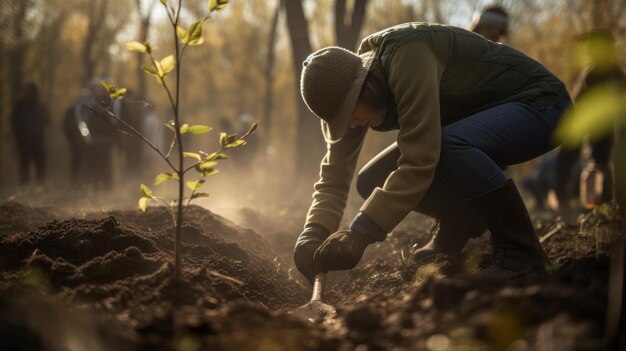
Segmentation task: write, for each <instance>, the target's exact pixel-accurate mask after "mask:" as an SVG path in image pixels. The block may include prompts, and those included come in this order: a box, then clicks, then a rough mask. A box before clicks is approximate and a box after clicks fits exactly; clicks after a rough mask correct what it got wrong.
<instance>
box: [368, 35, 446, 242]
mask: <svg viewBox="0 0 626 351" xmlns="http://www.w3.org/2000/svg"><path fill="white" fill-rule="evenodd" d="M391 60H392V61H391V63H390V68H389V72H388V74H389V88H390V90H391V92H392V93H393V95H394V98H395V101H396V108H397V111H398V115H399V119H398V122H399V124H400V131H399V133H398V147H399V149H400V152H401V156H400V158H399V160H398V169H397V170H396V171H394V172H393V173H391V175H390V176H389V177H388V178H387V181H386V182H385V185H384V186H383V188H382V189H381V188H376V189H375V190H374V192H373V193H372V194H371V195H370V197H369V198H368V199H367V200H366V201H365V203H364V204H363V206H362V207H361V211H362V212H363V213H365V214H366V215H367V216H368V217H369V218H371V219H372V220H373V221H374V222H375V223H376V224H378V226H379V227H380V228H382V230H384V231H385V232H390V231H391V230H393V228H394V227H395V226H396V225H397V224H398V223H399V222H400V221H401V220H402V219H404V217H406V215H407V214H408V213H409V212H410V211H412V210H413V209H415V207H416V206H417V204H418V203H419V202H420V201H421V199H422V197H423V196H424V194H425V193H426V190H428V187H429V186H430V183H431V182H432V179H433V176H434V173H435V168H436V166H437V163H438V161H439V154H440V147H441V145H440V143H441V118H440V111H439V81H440V78H441V75H442V72H443V65H442V63H441V62H440V61H439V60H438V59H437V58H436V57H435V55H434V54H433V53H432V51H431V50H430V49H429V48H428V47H427V46H426V45H425V44H422V43H419V42H415V43H410V44H406V45H404V46H402V47H401V48H399V49H398V50H397V52H396V53H395V54H394V56H393V57H392V59H391Z"/></svg>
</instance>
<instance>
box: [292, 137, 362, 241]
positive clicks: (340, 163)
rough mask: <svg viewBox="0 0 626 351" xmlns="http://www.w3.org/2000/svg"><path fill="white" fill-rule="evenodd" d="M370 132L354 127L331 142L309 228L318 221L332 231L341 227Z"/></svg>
mask: <svg viewBox="0 0 626 351" xmlns="http://www.w3.org/2000/svg"><path fill="white" fill-rule="evenodd" d="M366 132H367V128H361V127H359V128H350V129H348V132H347V133H346V135H344V137H343V138H341V140H340V141H339V142H337V143H335V144H328V145H327V148H328V149H327V151H326V155H325V156H324V158H323V159H322V162H321V164H320V179H319V180H318V181H317V183H315V185H314V189H315V191H314V192H313V202H312V204H311V207H310V208H309V212H308V214H307V218H306V223H305V225H304V226H305V228H306V227H308V226H309V225H311V224H318V225H321V226H322V227H324V228H326V229H327V230H328V231H329V232H331V233H332V232H335V231H336V230H337V229H339V224H340V223H341V218H342V217H343V211H344V209H345V207H346V202H347V199H348V192H349V190H350V184H351V183H352V178H353V177H354V171H355V168H356V162H357V160H358V158H359V153H360V152H361V148H362V146H363V141H364V140H365V134H366Z"/></svg>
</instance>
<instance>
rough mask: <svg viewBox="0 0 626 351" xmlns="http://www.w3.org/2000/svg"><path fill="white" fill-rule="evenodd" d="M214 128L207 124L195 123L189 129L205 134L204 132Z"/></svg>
mask: <svg viewBox="0 0 626 351" xmlns="http://www.w3.org/2000/svg"><path fill="white" fill-rule="evenodd" d="M212 130H213V128H211V127H209V126H205V125H202V124H194V125H191V126H189V130H188V132H189V133H191V134H204V133H208V132H210V131H212Z"/></svg>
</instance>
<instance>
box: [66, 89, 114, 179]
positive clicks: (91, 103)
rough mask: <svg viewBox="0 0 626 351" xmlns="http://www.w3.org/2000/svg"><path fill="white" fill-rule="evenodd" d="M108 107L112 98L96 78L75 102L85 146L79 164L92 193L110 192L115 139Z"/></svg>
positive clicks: (78, 123)
mask: <svg viewBox="0 0 626 351" xmlns="http://www.w3.org/2000/svg"><path fill="white" fill-rule="evenodd" d="M110 104H111V97H110V96H109V93H108V92H107V90H106V89H105V88H104V86H102V84H101V83H100V79H98V78H94V79H91V80H90V81H89V82H87V84H86V86H85V88H84V89H83V90H82V93H81V97H80V99H79V101H78V107H77V114H76V118H77V121H76V123H77V125H78V128H79V130H80V132H81V136H82V138H83V141H84V144H85V149H84V153H83V157H84V158H83V162H82V163H83V166H84V175H85V182H86V183H87V184H89V185H91V186H92V187H93V188H94V189H95V190H109V189H110V188H111V186H112V184H113V179H112V177H113V172H112V171H113V170H112V168H113V164H112V162H113V160H112V155H113V153H112V151H113V147H114V146H115V141H116V136H115V127H114V126H113V125H112V120H111V118H109V117H108V116H109V112H108V111H107V110H106V108H107V106H109V105H110Z"/></svg>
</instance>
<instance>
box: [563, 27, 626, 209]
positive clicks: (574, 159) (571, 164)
mask: <svg viewBox="0 0 626 351" xmlns="http://www.w3.org/2000/svg"><path fill="white" fill-rule="evenodd" d="M575 47H576V54H577V56H578V60H579V61H580V62H579V63H580V64H581V66H582V71H581V72H580V74H579V76H578V79H577V80H576V84H575V87H574V92H573V94H572V97H573V98H574V101H575V102H576V101H580V100H581V99H585V98H586V96H588V95H589V94H590V93H591V94H593V92H594V91H596V90H597V89H602V88H616V89H621V90H624V89H626V75H625V74H624V72H623V71H622V69H621V67H620V65H619V60H618V56H617V50H616V48H615V37H614V36H613V34H612V33H611V32H610V31H608V30H606V29H594V30H592V31H589V32H586V33H583V34H581V35H580V36H578V37H577V38H576V43H575ZM613 137H614V135H613V133H608V134H607V135H604V136H602V137H599V138H592V139H590V140H589V143H588V144H589V147H590V149H591V155H590V158H589V159H587V160H582V159H581V147H576V148H567V147H561V149H560V151H559V154H558V157H557V160H556V179H555V184H554V190H555V193H556V195H557V197H558V201H559V211H560V212H561V213H563V214H567V212H568V211H570V210H572V209H571V208H570V206H571V203H570V202H571V200H572V199H574V198H575V197H576V195H577V194H578V192H577V190H578V189H577V188H578V186H579V179H578V174H580V169H581V168H582V169H586V172H590V171H592V170H599V171H600V172H602V173H603V174H604V182H603V184H602V189H603V190H602V194H601V195H602V198H601V199H598V200H599V201H598V203H604V202H609V201H611V199H612V196H613V177H612V172H611V168H610V164H609V163H610V154H611V149H612V147H613ZM575 170H577V171H578V172H576V173H574V172H573V171H575ZM572 174H575V176H574V177H572Z"/></svg>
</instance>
